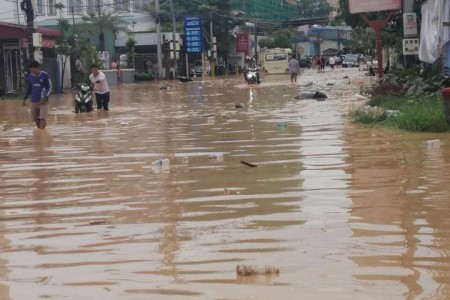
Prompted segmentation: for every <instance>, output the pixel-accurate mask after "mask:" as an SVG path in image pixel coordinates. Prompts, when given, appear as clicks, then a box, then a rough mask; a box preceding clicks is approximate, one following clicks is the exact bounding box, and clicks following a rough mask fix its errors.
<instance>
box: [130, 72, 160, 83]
mask: <svg viewBox="0 0 450 300" xmlns="http://www.w3.org/2000/svg"><path fill="white" fill-rule="evenodd" d="M134 80H136V81H151V80H155V77H154V76H153V75H152V74H148V73H136V74H134Z"/></svg>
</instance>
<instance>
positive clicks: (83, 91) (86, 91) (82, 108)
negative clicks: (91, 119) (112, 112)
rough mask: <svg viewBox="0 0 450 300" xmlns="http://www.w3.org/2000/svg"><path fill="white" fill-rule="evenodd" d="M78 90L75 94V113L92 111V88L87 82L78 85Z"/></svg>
mask: <svg viewBox="0 0 450 300" xmlns="http://www.w3.org/2000/svg"><path fill="white" fill-rule="evenodd" d="M76 89H77V90H78V91H77V93H76V95H75V113H82V112H91V111H92V93H91V88H90V87H89V86H88V85H87V84H86V83H81V84H78V85H77V88H76Z"/></svg>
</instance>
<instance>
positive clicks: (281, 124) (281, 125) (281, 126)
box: [277, 122, 287, 129]
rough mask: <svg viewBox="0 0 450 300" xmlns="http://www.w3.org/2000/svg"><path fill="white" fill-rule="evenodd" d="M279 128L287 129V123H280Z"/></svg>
mask: <svg viewBox="0 0 450 300" xmlns="http://www.w3.org/2000/svg"><path fill="white" fill-rule="evenodd" d="M277 126H278V128H280V129H286V127H287V123H286V122H280V123H278V124H277Z"/></svg>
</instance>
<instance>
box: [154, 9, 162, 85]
mask: <svg viewBox="0 0 450 300" xmlns="http://www.w3.org/2000/svg"><path fill="white" fill-rule="evenodd" d="M155 12H156V55H157V59H158V73H157V79H161V71H162V68H163V67H162V49H161V19H160V15H159V13H160V8H159V0H155Z"/></svg>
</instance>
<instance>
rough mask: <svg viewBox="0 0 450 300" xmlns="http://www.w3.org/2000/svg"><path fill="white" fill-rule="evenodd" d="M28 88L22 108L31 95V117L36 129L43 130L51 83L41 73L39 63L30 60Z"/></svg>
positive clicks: (43, 72) (45, 124)
mask: <svg viewBox="0 0 450 300" xmlns="http://www.w3.org/2000/svg"><path fill="white" fill-rule="evenodd" d="M28 68H29V69H30V74H29V75H28V80H27V83H28V86H27V90H26V92H25V96H24V97H23V106H25V105H26V101H27V98H28V96H30V95H31V105H32V107H31V115H32V117H33V121H34V122H35V123H36V126H37V128H39V129H45V127H46V126H47V113H48V98H49V96H50V93H51V92H52V82H51V80H50V76H49V75H48V73H47V72H45V71H42V70H41V68H40V64H39V62H37V61H36V60H32V61H30V62H29V64H28Z"/></svg>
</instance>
